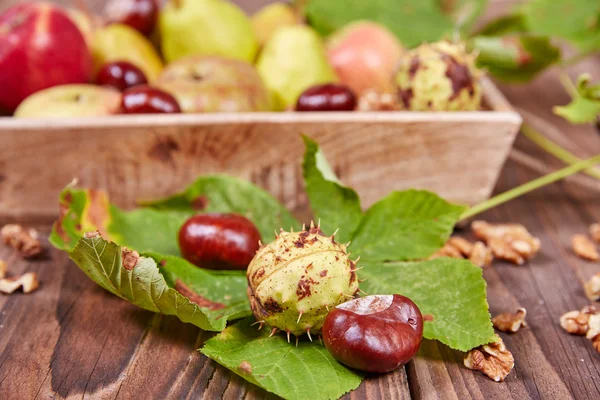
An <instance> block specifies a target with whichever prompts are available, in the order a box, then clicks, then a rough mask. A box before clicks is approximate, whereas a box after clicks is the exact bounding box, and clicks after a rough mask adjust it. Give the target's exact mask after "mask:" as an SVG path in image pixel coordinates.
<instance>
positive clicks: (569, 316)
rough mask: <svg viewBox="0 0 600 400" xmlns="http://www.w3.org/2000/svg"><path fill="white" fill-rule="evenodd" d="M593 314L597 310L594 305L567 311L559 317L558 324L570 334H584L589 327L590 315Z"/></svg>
mask: <svg viewBox="0 0 600 400" xmlns="http://www.w3.org/2000/svg"><path fill="white" fill-rule="evenodd" d="M595 314H597V310H596V307H594V306H585V307H583V308H582V309H581V310H573V311H569V312H567V313H565V314H563V315H562V316H561V317H560V326H561V327H562V328H563V329H564V330H565V331H567V332H569V333H570V334H572V335H585V334H586V333H587V331H588V329H589V320H590V317H591V316H592V315H595Z"/></svg>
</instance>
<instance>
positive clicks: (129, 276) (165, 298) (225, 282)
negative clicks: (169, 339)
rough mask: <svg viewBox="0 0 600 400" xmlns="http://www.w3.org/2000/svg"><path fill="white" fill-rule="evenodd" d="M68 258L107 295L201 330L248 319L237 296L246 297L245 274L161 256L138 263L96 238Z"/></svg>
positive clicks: (246, 308) (87, 239) (80, 245)
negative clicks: (176, 318) (218, 272)
mask: <svg viewBox="0 0 600 400" xmlns="http://www.w3.org/2000/svg"><path fill="white" fill-rule="evenodd" d="M69 256H70V257H71V259H72V260H73V261H74V262H75V264H77V266H79V268H81V270H82V271H83V272H84V273H85V274H86V275H87V276H88V277H90V279H92V280H93V281H94V282H96V283H97V284H98V285H100V286H101V287H103V288H104V289H106V290H108V291H109V292H111V293H113V294H115V295H117V296H119V297H121V298H123V299H125V300H127V301H129V302H131V303H133V304H135V305H137V306H139V307H141V308H144V309H146V310H149V311H153V312H160V313H162V314H166V315H175V316H176V317H178V318H179V319H180V320H182V321H183V322H189V323H191V324H194V325H196V326H198V327H200V328H202V329H205V330H210V331H221V330H223V329H224V328H225V326H226V324H227V321H228V320H229V319H235V318H242V317H245V316H248V315H250V314H251V313H250V310H249V306H248V302H247V299H246V300H244V299H242V298H241V296H240V295H238V293H242V294H244V293H245V287H246V280H245V278H244V276H243V274H242V275H240V274H227V275H219V274H216V273H212V272H209V271H205V270H202V269H200V268H197V267H195V266H193V265H191V264H189V263H187V262H186V261H184V260H182V259H179V258H178V257H171V256H161V255H159V254H153V255H151V256H147V257H144V256H141V257H139V258H137V257H138V256H137V255H135V253H132V252H131V251H129V250H127V249H126V248H124V247H122V246H119V245H117V244H115V243H113V242H109V241H106V240H104V239H103V238H102V237H100V236H97V237H85V238H81V239H80V240H79V241H78V242H77V244H76V245H75V247H74V248H73V250H72V251H70V252H69ZM156 260H159V261H158V264H157V261H156ZM158 265H160V268H159V266H158ZM165 277H166V278H167V279H165ZM167 280H168V281H169V282H170V283H171V284H170V285H169V283H168V282H167ZM176 289H177V290H176ZM182 293H183V294H182ZM184 294H185V296H184Z"/></svg>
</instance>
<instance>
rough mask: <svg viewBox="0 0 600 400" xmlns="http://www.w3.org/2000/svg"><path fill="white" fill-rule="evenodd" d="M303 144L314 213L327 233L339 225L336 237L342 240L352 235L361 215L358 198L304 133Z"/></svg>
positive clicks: (305, 178)
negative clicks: (344, 184) (341, 180)
mask: <svg viewBox="0 0 600 400" xmlns="http://www.w3.org/2000/svg"><path fill="white" fill-rule="evenodd" d="M304 144H305V146H306V152H305V154H304V162H303V164H302V167H303V170H304V183H305V185H306V194H307V195H308V199H309V200H310V206H311V208H312V211H313V214H314V216H315V218H316V219H318V220H320V221H321V229H323V231H324V232H326V233H327V234H331V233H333V232H334V231H335V230H336V229H338V228H340V231H339V232H338V234H336V239H337V240H338V241H340V242H342V243H345V242H347V241H348V240H350V239H351V238H352V234H353V233H354V231H355V230H356V228H357V227H358V224H359V223H360V220H361V218H362V216H363V213H362V210H361V208H360V199H359V198H358V195H357V194H356V192H355V191H354V190H353V189H351V188H349V187H346V186H343V185H342V183H341V182H340V181H339V180H338V178H337V176H336V175H335V173H334V172H333V171H332V170H331V167H330V166H329V164H328V163H327V160H326V159H325V156H324V155H323V153H322V152H321V151H320V150H319V146H318V145H317V143H316V142H315V141H313V140H312V139H310V138H308V137H306V136H304Z"/></svg>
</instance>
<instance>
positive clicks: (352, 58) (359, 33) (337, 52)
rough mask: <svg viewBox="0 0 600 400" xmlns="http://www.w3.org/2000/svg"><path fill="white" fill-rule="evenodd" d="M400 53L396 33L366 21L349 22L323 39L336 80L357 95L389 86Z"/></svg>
mask: <svg viewBox="0 0 600 400" xmlns="http://www.w3.org/2000/svg"><path fill="white" fill-rule="evenodd" d="M401 54H402V45H401V44H400V42H399V41H398V39H397V38H396V36H395V35H394V34H393V33H392V32H390V31H389V30H388V29H387V28H386V27H384V26H383V25H380V24H378V23H375V22H370V21H358V22H353V23H351V24H349V25H347V26H346V27H344V28H342V29H341V30H340V31H339V32H336V33H335V34H334V35H332V36H331V37H330V38H329V39H328V41H327V56H328V58H329V62H330V63H331V65H332V66H333V68H334V69H335V72H336V73H337V75H338V77H339V78H340V81H341V82H342V83H344V84H345V85H347V86H349V87H350V88H351V89H352V90H354V92H355V93H356V94H357V95H361V94H362V93H364V92H365V91H367V90H374V91H376V92H386V91H388V90H389V89H391V88H392V87H393V86H394V79H393V76H394V72H395V71H396V68H397V66H398V61H399V60H400V56H401Z"/></svg>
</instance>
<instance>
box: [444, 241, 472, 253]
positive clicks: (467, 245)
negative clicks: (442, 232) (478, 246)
mask: <svg viewBox="0 0 600 400" xmlns="http://www.w3.org/2000/svg"><path fill="white" fill-rule="evenodd" d="M448 244H450V245H451V246H453V247H454V248H455V249H457V250H458V251H460V252H461V253H462V255H463V256H465V257H469V256H470V255H471V252H472V251H473V243H471V242H469V241H468V240H467V239H463V238H461V237H458V236H452V237H451V238H450V239H448Z"/></svg>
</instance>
